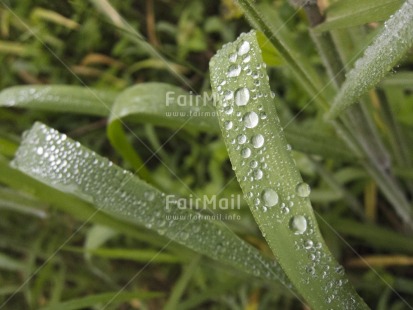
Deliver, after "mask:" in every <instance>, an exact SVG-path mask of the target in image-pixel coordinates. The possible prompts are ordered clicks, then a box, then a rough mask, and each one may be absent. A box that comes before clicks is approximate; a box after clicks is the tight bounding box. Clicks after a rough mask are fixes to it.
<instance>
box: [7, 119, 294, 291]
mask: <svg viewBox="0 0 413 310" xmlns="http://www.w3.org/2000/svg"><path fill="white" fill-rule="evenodd" d="M13 165H14V166H15V167H16V168H18V169H19V170H20V171H22V172H24V173H26V174H28V175H30V176H32V177H33V178H36V179H38V180H39V181H41V182H43V183H45V184H47V185H49V186H51V187H53V188H56V189H58V190H60V191H63V192H67V193H70V194H73V195H75V196H77V197H80V198H82V199H84V200H87V201H89V202H92V203H93V204H94V205H95V206H97V207H98V210H100V211H103V212H105V213H107V214H109V215H112V216H115V217H117V218H120V219H123V220H125V221H127V222H130V223H134V224H138V225H140V226H145V227H146V228H148V229H151V230H154V231H156V232H157V233H158V234H160V235H162V236H165V237H167V238H169V239H171V240H173V241H176V242H177V243H179V244H182V245H184V246H186V247H188V248H190V249H192V250H194V251H196V252H198V253H201V254H204V255H206V256H209V257H211V258H213V259H216V260H219V261H221V262H224V263H227V264H229V265H230V266H233V267H235V268H238V269H241V270H244V271H245V272H247V273H250V274H253V275H255V276H258V277H262V278H267V279H272V280H276V279H277V280H280V281H281V282H282V283H284V284H288V280H287V279H286V277H285V274H284V273H283V271H282V269H281V267H280V266H278V265H277V264H276V263H275V262H273V261H270V260H268V259H266V258H264V257H263V256H262V255H260V254H259V252H258V251H257V250H256V249H254V248H253V247H252V246H250V245H248V244H247V243H245V242H243V241H242V240H241V239H239V238H238V237H237V236H236V235H235V234H234V233H233V232H231V231H230V230H228V229H227V228H226V227H224V226H222V225H221V224H219V223H217V222H214V221H211V220H208V219H206V218H202V219H201V218H200V217H201V214H200V213H197V212H194V211H191V210H188V209H184V208H183V207H182V206H178V205H177V203H176V198H175V197H174V196H170V195H168V196H166V195H165V194H163V193H161V192H160V191H158V190H157V189H155V188H154V187H152V186H150V185H149V184H147V183H146V182H144V181H142V180H140V179H138V178H137V177H135V176H133V175H132V174H131V173H130V172H128V171H125V170H123V169H121V168H120V167H117V166H115V165H113V164H112V163H111V162H109V161H108V160H107V159H105V158H102V157H101V156H99V155H97V154H96V153H94V152H92V151H90V150H88V149H86V148H84V147H82V146H81V145H80V144H79V143H78V142H74V141H73V140H71V139H69V138H67V137H66V135H64V134H60V133H58V132H57V131H56V130H54V129H52V128H49V127H47V126H45V125H43V124H41V123H36V124H35V125H34V126H33V128H32V129H31V130H30V131H29V132H28V133H26V134H25V136H24V139H23V142H22V144H21V146H20V148H19V149H18V151H17V153H16V157H15V159H14V161H13Z"/></svg>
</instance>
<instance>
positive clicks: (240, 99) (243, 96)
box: [235, 87, 250, 107]
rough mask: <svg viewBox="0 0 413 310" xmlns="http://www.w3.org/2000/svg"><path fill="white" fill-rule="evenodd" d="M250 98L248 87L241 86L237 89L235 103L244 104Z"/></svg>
mask: <svg viewBox="0 0 413 310" xmlns="http://www.w3.org/2000/svg"><path fill="white" fill-rule="evenodd" d="M249 100H250V91H249V90H248V88H246V87H242V88H239V89H237V90H236V91H235V104H236V105H237V106H239V107H241V106H244V105H246V104H247V103H248V101H249Z"/></svg>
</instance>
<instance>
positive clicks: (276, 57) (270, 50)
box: [257, 31, 285, 67]
mask: <svg viewBox="0 0 413 310" xmlns="http://www.w3.org/2000/svg"><path fill="white" fill-rule="evenodd" d="M257 40H258V44H259V45H260V48H261V51H262V59H264V62H265V63H266V64H267V65H268V66H273V67H278V66H281V65H284V64H285V63H284V60H283V58H282V57H281V55H280V53H279V52H278V51H277V49H276V48H275V47H274V45H272V43H271V42H270V41H268V40H267V37H266V36H265V35H264V34H263V33H262V32H260V31H258V32H257Z"/></svg>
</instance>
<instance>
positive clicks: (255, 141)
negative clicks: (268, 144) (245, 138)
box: [251, 134, 264, 149]
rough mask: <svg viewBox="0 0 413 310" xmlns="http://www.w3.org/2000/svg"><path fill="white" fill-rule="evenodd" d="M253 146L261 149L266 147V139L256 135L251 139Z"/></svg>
mask: <svg viewBox="0 0 413 310" xmlns="http://www.w3.org/2000/svg"><path fill="white" fill-rule="evenodd" d="M251 143H252V145H253V146H254V147H255V148H256V149H259V148H260V147H262V146H263V145H264V137H263V135H261V134H258V135H255V136H253V137H252V139H251Z"/></svg>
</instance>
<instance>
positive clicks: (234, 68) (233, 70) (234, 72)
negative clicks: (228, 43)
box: [228, 65, 241, 77]
mask: <svg viewBox="0 0 413 310" xmlns="http://www.w3.org/2000/svg"><path fill="white" fill-rule="evenodd" d="M240 73H241V66H240V65H231V66H229V68H228V77H237V76H238V75H239V74H240Z"/></svg>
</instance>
